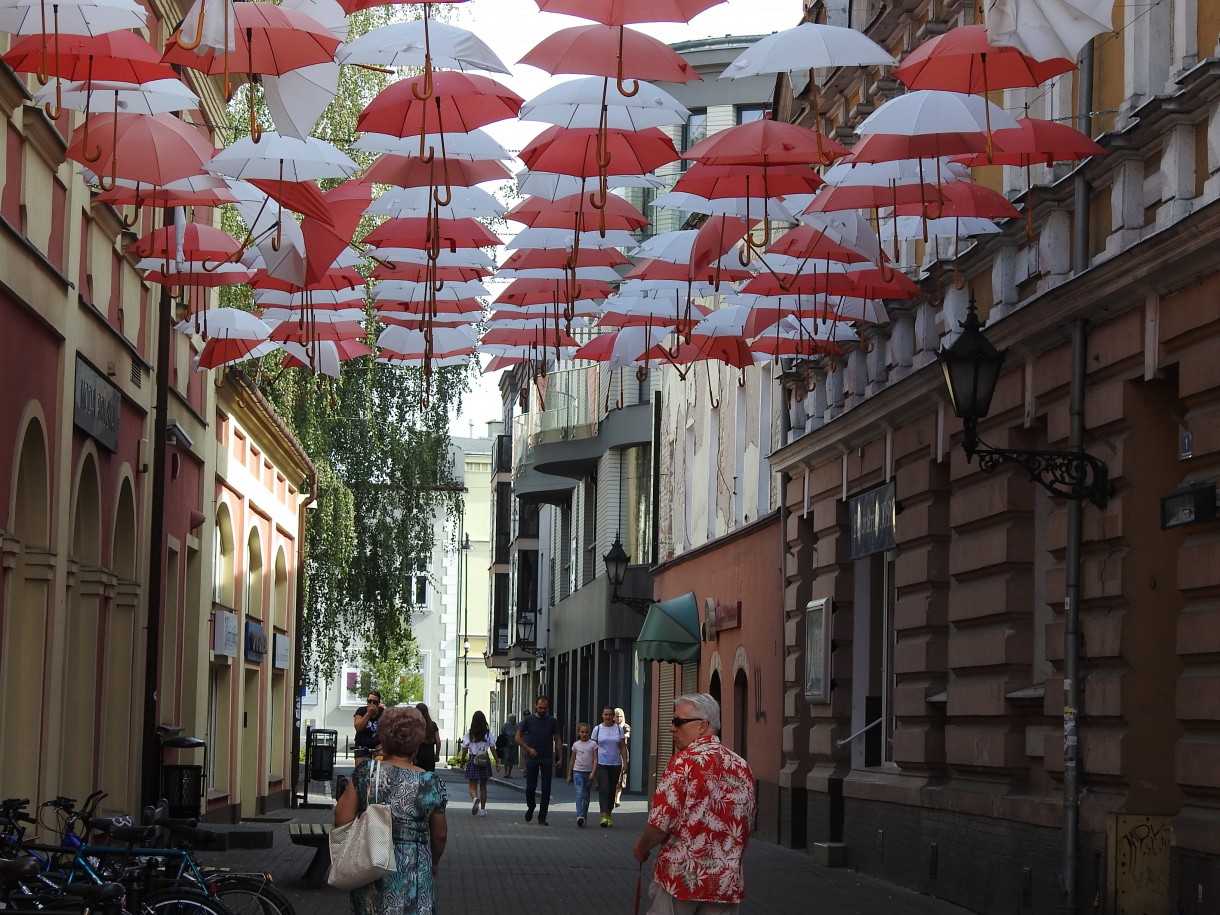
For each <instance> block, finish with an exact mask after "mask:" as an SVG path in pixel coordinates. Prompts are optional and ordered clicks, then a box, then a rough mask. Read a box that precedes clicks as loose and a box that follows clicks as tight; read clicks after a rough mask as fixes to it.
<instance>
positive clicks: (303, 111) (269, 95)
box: [260, 61, 339, 140]
mask: <svg viewBox="0 0 1220 915" xmlns="http://www.w3.org/2000/svg"><path fill="white" fill-rule="evenodd" d="M260 82H261V83H262V86H263V98H264V99H266V101H267V112H268V113H269V114H270V115H271V122H272V123H273V124H274V125H275V129H276V131H277V132H278V133H281V134H283V135H284V136H286V137H296V138H297V139H299V140H304V139H305V138H306V137H308V136H309V135H310V134H311V133H312V132H313V129H314V127H315V126H316V125H317V123H318V118H319V117H321V116H322V112H323V111H325V110H326V109H327V107H328V106H329V105H330V103H331V102H333V101H334V100H335V96H337V95H338V94H339V65H338V64H337V63H335V62H333V61H323V62H322V63H320V64H310V65H309V66H308V67H297V68H296V69H295V70H289V71H288V72H287V73H281V74H280V75H279V76H269V75H264V76H263V77H262V78H261V80H260Z"/></svg>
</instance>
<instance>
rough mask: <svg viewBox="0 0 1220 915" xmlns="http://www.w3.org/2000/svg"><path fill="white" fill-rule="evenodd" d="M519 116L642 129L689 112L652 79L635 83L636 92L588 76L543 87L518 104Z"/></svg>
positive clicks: (575, 124) (566, 124) (682, 117)
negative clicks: (625, 90)
mask: <svg viewBox="0 0 1220 915" xmlns="http://www.w3.org/2000/svg"><path fill="white" fill-rule="evenodd" d="M519 116H520V118H521V120H523V121H541V122H543V123H544V124H557V125H559V126H560V127H598V126H599V125H600V126H604V127H614V128H617V129H620V130H643V129H644V128H646V127H667V126H672V125H675V124H685V123H686V120H687V118H689V117H690V112H689V111H688V110H687V109H686V108H685V107H684V106H683V105H682V103H681V102H679V101H678V100H677V99H676V98H674V97H673V96H672V95H670V94H669V93H668V92H665V91H664V90H663V89H660V88H658V87H656V86H654V85H652V84H651V83H643V82H641V83H637V89H636V92H635V93H633V94H631V95H627V94H625V93H624V92H623V91H622V90H621V89H620V88H619V87H618V86H617V85H616V84H615V83H614V82H613V81H611V80H608V79H603V78H600V77H588V78H586V79H574V80H569V81H568V82H565V83H559V84H558V85H555V86H552V87H551V88H549V89H546V90H544V91H543V92H541V93H539V94H538V95H536V96H534V98H532V99H530V100H529V101H528V102H526V103H525V104H524V105H522V106H521V112H520V115H519Z"/></svg>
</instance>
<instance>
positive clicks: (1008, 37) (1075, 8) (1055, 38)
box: [983, 0, 1114, 60]
mask: <svg viewBox="0 0 1220 915" xmlns="http://www.w3.org/2000/svg"><path fill="white" fill-rule="evenodd" d="M983 15H984V17H985V21H986V25H987V37H988V39H989V40H990V41H991V43H992V44H997V45H1006V46H1010V47H1014V48H1018V49H1019V50H1021V51H1024V52H1025V53H1026V54H1028V55H1030V56H1031V57H1035V58H1037V59H1039V60H1048V59H1050V58H1053V57H1066V58H1067V59H1068V60H1074V59H1075V58H1076V56H1077V55H1078V54H1079V53H1080V49H1081V48H1083V47H1084V46H1085V44H1087V43H1088V42H1089V41H1090V40H1091V39H1092V38H1093V36H1094V35H1100V34H1101V33H1102V32H1111V31H1113V30H1114V0H989V2H988V3H985V4H983Z"/></svg>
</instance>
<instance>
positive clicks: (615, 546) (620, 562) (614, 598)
mask: <svg viewBox="0 0 1220 915" xmlns="http://www.w3.org/2000/svg"><path fill="white" fill-rule="evenodd" d="M602 562H603V563H605V565H606V576H607V577H608V578H609V579H610V587H611V592H610V602H611V603H619V604H623V605H625V606H627V607H630V608H631V609H632V610H634V611H635V612H636V613H647V612H648V608H649V607H651V606H652V604H653V600H652V598H651V597H628V596H626V595H624V594H620V593H619V589H620V588H621V587H622V586H623V582H624V581H625V580H626V578H627V566H629V565H631V557H630V556H628V555H627V551H626V550H624V549H623V541H622V540H621V539H620V538H619V536H618V535H617V534H615V536H614V543H612V544H611V545H610V552H608V553H607V554H606V555H605V556H603V557H602Z"/></svg>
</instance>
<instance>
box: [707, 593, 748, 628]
mask: <svg viewBox="0 0 1220 915" xmlns="http://www.w3.org/2000/svg"><path fill="white" fill-rule="evenodd" d="M704 610H705V611H706V615H707V623H708V628H709V629H710V630H711V631H712V632H724V631H725V630H726V629H736V628H738V627H739V626H740V625H741V601H736V602H734V603H731V604H718V603H716V601H715V599H713V598H711V597H708V598H705V599H704Z"/></svg>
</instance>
